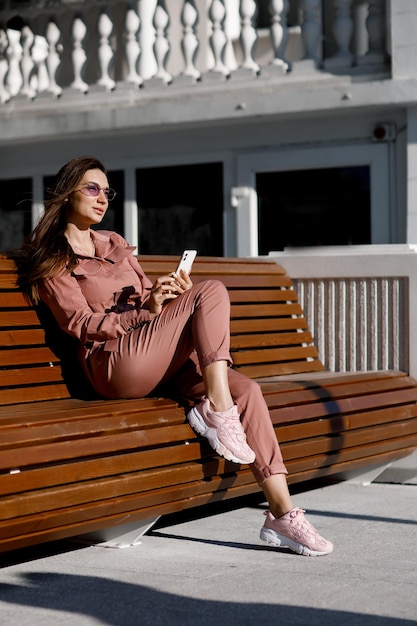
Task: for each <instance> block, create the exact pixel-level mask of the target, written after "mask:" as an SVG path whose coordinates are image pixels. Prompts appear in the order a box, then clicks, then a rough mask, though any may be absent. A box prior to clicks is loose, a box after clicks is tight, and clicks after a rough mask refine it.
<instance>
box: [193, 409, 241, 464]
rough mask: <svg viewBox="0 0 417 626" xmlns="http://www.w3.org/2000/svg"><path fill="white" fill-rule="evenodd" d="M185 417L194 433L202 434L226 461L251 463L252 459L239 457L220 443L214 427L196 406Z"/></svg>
mask: <svg viewBox="0 0 417 626" xmlns="http://www.w3.org/2000/svg"><path fill="white" fill-rule="evenodd" d="M187 419H188V421H189V423H190V426H191V428H192V429H193V430H195V432H196V433H198V434H199V435H202V436H203V437H205V438H206V439H207V441H208V442H209V444H210V445H211V447H212V448H213V450H215V451H216V452H217V454H219V455H220V456H222V457H223V458H225V459H226V461H232V463H239V464H240V465H247V464H248V463H253V460H252V459H251V460H248V459H240V458H239V457H237V456H235V455H234V454H232V452H230V450H228V449H227V448H226V447H225V446H224V445H223V444H222V443H221V441H219V439H218V437H217V430H216V429H215V428H210V427H209V426H207V424H206V423H205V421H204V420H203V418H202V417H201V415H200V413H199V412H198V411H197V409H196V407H193V408H192V409H191V411H190V412H189V413H188V415H187Z"/></svg>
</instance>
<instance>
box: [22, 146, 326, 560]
mask: <svg viewBox="0 0 417 626" xmlns="http://www.w3.org/2000/svg"><path fill="white" fill-rule="evenodd" d="M114 196H115V192H114V191H113V190H112V189H110V188H109V183H108V179H107V172H106V169H105V167H104V165H103V164H102V163H101V162H100V161H99V160H97V159H95V158H93V157H79V158H75V159H73V160H71V161H70V162H68V163H67V164H66V165H64V166H63V168H62V169H61V170H60V172H59V173H58V175H57V178H56V182H55V185H54V188H53V190H52V193H51V197H50V199H48V200H47V202H46V203H45V213H44V215H43V217H42V218H41V220H40V221H39V223H38V225H37V226H36V228H35V229H34V231H33V232H32V234H31V236H30V237H29V239H28V241H27V242H26V243H25V245H24V247H23V252H24V257H25V259H26V263H25V267H26V270H25V271H24V272H23V274H21V277H20V282H21V284H22V286H23V287H24V289H25V291H26V293H27V294H28V296H29V298H30V299H31V300H32V302H33V303H34V304H38V303H39V302H41V301H42V302H43V303H45V304H46V305H47V306H48V307H49V309H50V310H51V312H52V314H53V315H54V317H55V319H56V320H57V322H58V324H59V326H60V327H61V328H62V329H63V330H64V331H65V332H67V333H68V334H69V335H71V336H72V337H75V338H76V339H77V340H78V354H79V360H80V363H81V365H82V367H83V369H84V371H85V373H86V375H87V377H88V379H89V381H90V383H91V385H92V386H93V388H94V389H95V391H96V392H97V393H98V394H100V395H101V396H103V397H107V398H138V397H144V396H148V395H152V394H158V393H161V391H162V390H163V391H164V393H168V394H169V393H171V395H174V390H175V395H176V396H178V395H179V396H180V397H182V398H183V399H186V400H188V401H192V402H194V403H196V404H195V406H194V407H193V408H192V409H191V410H190V411H189V413H188V416H187V417H188V420H189V422H190V424H191V426H192V427H193V428H194V429H195V430H196V431H197V432H198V433H199V434H201V435H203V436H204V437H206V438H207V439H208V441H209V443H210V445H211V446H212V447H213V448H214V450H216V452H217V453H218V454H220V455H221V456H224V457H225V458H226V459H228V460H230V461H233V462H236V463H249V464H250V465H251V469H252V471H253V474H254V476H255V478H256V480H257V482H258V483H259V485H260V487H261V488H262V490H263V492H264V494H265V497H266V499H267V500H268V503H269V507H270V510H269V511H267V512H266V513H265V515H266V520H265V524H264V526H263V527H262V529H261V539H263V540H264V541H266V542H268V543H271V544H273V545H276V546H280V547H287V548H290V549H291V550H293V551H294V552H297V553H298V554H304V555H311V556H318V555H323V554H327V553H329V552H331V551H332V549H333V546H332V544H331V543H330V542H329V541H326V540H325V539H323V537H320V535H319V534H318V533H317V531H316V529H315V528H314V527H313V526H312V525H311V524H310V523H309V522H308V521H307V520H306V518H305V517H304V511H303V510H302V509H300V508H297V507H294V505H293V503H292V500H291V497H290V494H289V491H288V486H287V480H286V474H287V470H286V468H285V465H284V463H283V459H282V455H281V452H280V448H279V445H278V443H277V439H276V436H275V432H274V429H273V426H272V422H271V419H270V415H269V412H268V409H267V406H266V403H265V401H264V398H263V395H262V392H261V390H260V387H259V386H258V384H257V383H256V382H254V381H253V380H251V379H249V378H247V377H246V376H244V375H242V374H240V373H239V372H236V371H235V370H233V369H231V367H230V365H231V364H232V361H231V357H230V353H229V343H230V339H229V318H230V301H229V297H228V294H227V291H226V288H225V287H224V285H223V284H222V283H221V282H219V281H216V280H206V281H203V282H201V283H199V284H197V285H193V283H192V281H191V279H190V277H189V276H188V275H187V274H185V273H184V272H181V275H180V276H177V275H176V274H172V275H167V276H161V277H160V278H158V279H157V280H156V281H155V282H154V284H152V283H151V281H150V280H149V279H148V278H147V277H146V276H145V274H144V272H143V271H142V268H141V267H140V265H139V263H138V261H137V259H136V258H135V256H134V255H133V254H132V252H133V250H134V248H132V247H130V246H129V245H128V244H127V243H126V242H125V240H124V239H123V238H122V237H120V236H119V235H117V234H116V233H113V232H106V231H94V230H91V228H90V227H91V226H93V225H94V226H95V225H97V224H100V222H101V221H102V219H103V217H104V215H105V213H106V210H107V207H108V203H109V201H111V200H112V199H113V198H114Z"/></svg>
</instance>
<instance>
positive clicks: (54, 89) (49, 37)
mask: <svg viewBox="0 0 417 626" xmlns="http://www.w3.org/2000/svg"><path fill="white" fill-rule="evenodd" d="M60 37H61V33H60V30H59V28H58V26H57V25H56V23H55V22H54V21H53V20H49V22H48V26H47V27H46V41H47V42H48V56H47V58H46V67H47V70H48V78H49V85H48V88H47V90H48V91H49V92H50V93H52V94H53V95H54V96H59V95H61V93H62V89H61V87H60V86H59V85H58V84H57V82H56V78H55V76H56V72H57V69H58V67H59V64H60V56H59V53H60V51H61V48H62V47H61V46H60V45H59V44H58V42H59V38H60Z"/></svg>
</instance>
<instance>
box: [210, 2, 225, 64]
mask: <svg viewBox="0 0 417 626" xmlns="http://www.w3.org/2000/svg"><path fill="white" fill-rule="evenodd" d="M225 13H226V10H225V8H224V4H223V1H222V0H212V3H211V6H210V11H209V17H210V19H211V22H212V28H213V32H212V35H211V37H210V45H211V50H212V52H213V57H214V65H213V67H212V69H211V70H210V73H211V74H220V75H222V76H227V75H228V74H229V70H228V68H227V67H226V65H225V64H224V63H223V52H224V49H225V46H226V34H225V32H224V30H223V28H222V22H223V20H224V16H225Z"/></svg>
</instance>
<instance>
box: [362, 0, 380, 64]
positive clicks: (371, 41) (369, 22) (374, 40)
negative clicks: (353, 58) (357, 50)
mask: <svg viewBox="0 0 417 626" xmlns="http://www.w3.org/2000/svg"><path fill="white" fill-rule="evenodd" d="M366 28H367V32H368V51H367V53H366V54H365V55H364V56H363V57H362V58H361V59H359V64H360V65H363V64H366V65H368V64H381V63H383V62H384V59H385V56H386V50H385V40H386V31H387V28H386V14H385V0H369V2H368V17H367V19H366Z"/></svg>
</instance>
